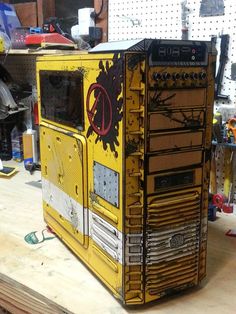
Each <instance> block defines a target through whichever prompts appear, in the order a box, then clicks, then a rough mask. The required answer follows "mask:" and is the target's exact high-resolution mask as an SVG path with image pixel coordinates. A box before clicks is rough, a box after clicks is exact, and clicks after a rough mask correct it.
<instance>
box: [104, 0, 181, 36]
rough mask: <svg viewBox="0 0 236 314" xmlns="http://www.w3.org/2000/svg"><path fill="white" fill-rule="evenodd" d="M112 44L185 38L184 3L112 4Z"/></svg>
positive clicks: (152, 0) (123, 1) (158, 0)
mask: <svg viewBox="0 0 236 314" xmlns="http://www.w3.org/2000/svg"><path fill="white" fill-rule="evenodd" d="M108 24H109V27H108V40H109V41H116V40H124V39H139V38H147V37H148V38H175V39H177V38H181V29H182V26H181V25H182V22H181V3H180V2H179V1H176V0H168V1H163V0H139V1H137V0H136V1H135V0H132V1H126V0H110V1H109V18H108Z"/></svg>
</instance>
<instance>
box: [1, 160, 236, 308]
mask: <svg viewBox="0 0 236 314" xmlns="http://www.w3.org/2000/svg"><path fill="white" fill-rule="evenodd" d="M5 164H6V163H5ZM7 164H9V163H7ZM10 164H14V163H13V162H10ZM14 165H17V166H18V167H19V172H18V173H17V174H16V175H15V176H14V177H12V178H10V179H3V178H1V177H0V192H1V194H0V277H1V275H3V276H4V277H5V276H7V277H9V278H10V279H11V280H14V282H17V283H19V284H23V285H24V286H26V287H29V289H32V291H36V292H37V293H39V294H40V295H42V296H43V297H45V298H47V299H49V300H52V301H53V302H55V304H58V305H60V306H62V307H64V308H66V309H67V310H68V312H70V313H76V314H77V313H78V314H83V313H93V314H96V313H97V314H100V313H102V314H116V313H122V314H124V313H159V314H180V313H181V314H195V313H206V314H208V313H209V314H210V313H214V314H218V313H219V314H235V313H236V238H233V237H227V236H226V235H225V232H226V231H227V230H228V229H231V228H235V229H236V216H235V215H226V214H221V213H219V214H218V219H217V220H216V221H215V222H210V223H209V239H208V263H207V278H206V280H204V282H203V283H202V284H201V287H198V288H194V289H191V290H189V291H188V292H185V293H181V294H179V295H177V296H174V297H169V298H166V299H164V300H162V301H160V302H156V303H153V304H149V305H147V306H144V307H139V308H136V307H135V308H131V309H128V308H124V307H122V306H121V304H120V303H119V302H118V301H117V300H116V299H115V298H113V296H112V295H111V294H110V293H109V291H108V290H107V289H106V288H105V287H104V286H103V285H102V284H101V283H100V281H98V280H97V279H96V278H95V277H94V276H93V275H92V274H91V272H89V271H88V269H87V268H86V267H85V266H84V265H83V264H82V263H80V261H79V260H78V259H77V258H76V257H75V256H74V255H73V254H72V253H71V252H70V251H69V250H68V249H67V248H66V247H65V246H64V245H63V244H62V243H61V242H60V241H59V240H58V239H57V238H55V239H53V240H51V241H45V242H44V243H42V244H40V245H35V246H30V245H29V244H27V243H25V241H24V236H25V235H26V234H27V233H29V232H31V231H36V230H37V231H40V230H42V229H44V228H45V223H44V221H43V218H42V204H41V190H40V188H39V187H38V185H39V181H38V180H40V173H39V172H37V173H35V174H34V175H33V176H30V175H29V174H28V173H27V172H26V171H24V169H23V166H22V164H21V165H19V164H14ZM0 279H1V278H0ZM0 284H1V280H0ZM0 287H1V285H0ZM1 300H2V299H1V288H0V306H1V305H2V303H1ZM17 313H23V312H17ZM30 313H32V314H34V311H33V310H32V312H30ZM53 313H54V312H53ZM55 313H57V312H55ZM58 313H59V312H58Z"/></svg>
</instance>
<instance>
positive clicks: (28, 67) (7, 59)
mask: <svg viewBox="0 0 236 314" xmlns="http://www.w3.org/2000/svg"><path fill="white" fill-rule="evenodd" d="M36 57H37V55H30V54H8V55H7V56H5V55H1V56H0V62H1V64H2V65H3V66H4V67H5V68H6V69H7V71H8V72H9V73H10V74H11V76H12V78H13V80H14V82H16V83H18V84H29V85H31V86H32V96H29V97H27V98H25V99H23V100H22V101H21V102H22V103H23V104H24V106H26V107H28V108H29V110H27V111H25V113H24V122H25V124H26V126H27V128H32V106H33V104H34V103H36V102H37V91H36Z"/></svg>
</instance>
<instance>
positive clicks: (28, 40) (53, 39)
mask: <svg viewBox="0 0 236 314" xmlns="http://www.w3.org/2000/svg"><path fill="white" fill-rule="evenodd" d="M42 43H48V44H59V45H60V44H67V45H68V44H69V45H73V44H74V42H73V41H72V40H70V39H68V38H66V37H64V36H62V35H61V34H58V33H45V34H30V35H27V36H26V37H25V44H26V46H41V44H42Z"/></svg>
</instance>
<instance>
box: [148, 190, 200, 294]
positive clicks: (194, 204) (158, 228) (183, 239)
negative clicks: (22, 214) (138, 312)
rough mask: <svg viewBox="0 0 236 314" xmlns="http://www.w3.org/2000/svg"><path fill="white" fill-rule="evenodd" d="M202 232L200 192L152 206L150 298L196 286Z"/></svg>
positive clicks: (154, 201)
mask: <svg viewBox="0 0 236 314" xmlns="http://www.w3.org/2000/svg"><path fill="white" fill-rule="evenodd" d="M199 228H200V194H199V193H198V192H195V191H191V192H187V193H184V192H183V191H182V192H181V193H175V194H174V195H170V196H169V195H168V197H157V198H154V199H152V201H151V202H150V203H149V204H148V208H147V231H146V289H147V292H148V293H149V294H150V295H154V294H158V293H161V292H163V291H167V290H169V289H175V288H177V287H180V286H182V285H185V284H189V285H191V284H194V283H195V282H196V280H197V275H198V255H199V253H198V252H199V233H200V230H199Z"/></svg>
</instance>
